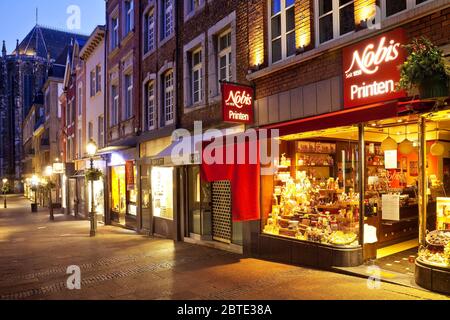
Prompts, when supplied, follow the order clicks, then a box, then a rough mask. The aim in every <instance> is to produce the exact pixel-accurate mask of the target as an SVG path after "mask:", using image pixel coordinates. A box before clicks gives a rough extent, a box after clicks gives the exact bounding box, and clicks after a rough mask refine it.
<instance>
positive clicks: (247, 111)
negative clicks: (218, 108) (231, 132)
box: [222, 83, 254, 124]
mask: <svg viewBox="0 0 450 320" xmlns="http://www.w3.org/2000/svg"><path fill="white" fill-rule="evenodd" d="M253 99H254V90H253V88H252V87H247V86H241V85H235V84H230V83H223V84H222V109H223V121H224V122H231V123H241V124H252V123H253Z"/></svg>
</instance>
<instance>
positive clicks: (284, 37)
mask: <svg viewBox="0 0 450 320" xmlns="http://www.w3.org/2000/svg"><path fill="white" fill-rule="evenodd" d="M280 3H281V10H280V13H277V14H275V15H272V1H271V0H268V9H269V10H268V15H269V20H268V23H267V25H268V29H269V32H268V36H269V64H270V65H272V64H276V63H278V62H280V61H283V60H285V59H287V58H289V57H292V56H294V55H295V54H293V55H290V56H288V55H287V36H288V34H290V33H292V32H294V33H295V32H296V27H295V26H294V30H292V31H289V32H287V31H286V12H287V11H288V10H289V9H291V8H292V7H295V1H294V4H292V5H290V6H289V7H286V1H285V0H281V1H280ZM294 10H295V9H294ZM277 15H281V35H280V36H279V37H277V38H275V39H272V18H273V17H275V16H277ZM294 23H295V22H294ZM278 39H281V59H280V60H277V61H275V62H273V61H272V42H273V41H275V40H278Z"/></svg>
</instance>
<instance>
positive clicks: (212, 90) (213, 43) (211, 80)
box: [185, 11, 237, 110]
mask: <svg viewBox="0 0 450 320" xmlns="http://www.w3.org/2000/svg"><path fill="white" fill-rule="evenodd" d="M228 30H229V31H230V32H231V77H232V79H233V81H236V79H237V63H236V56H237V52H236V37H237V36H236V32H237V31H236V30H237V27H236V11H233V12H231V13H230V14H229V15H228V16H226V17H224V18H223V19H222V20H220V21H218V22H217V23H216V24H215V25H213V26H211V27H210V28H209V29H208V38H207V43H208V73H207V76H205V79H206V80H207V82H208V93H207V94H208V97H209V101H210V102H212V103H215V102H218V101H219V100H220V97H221V94H220V91H221V87H220V83H219V76H220V75H219V74H218V71H219V63H218V61H219V59H218V49H219V45H218V41H219V38H218V36H219V35H221V34H222V33H225V32H227V31H228ZM185 110H186V109H185Z"/></svg>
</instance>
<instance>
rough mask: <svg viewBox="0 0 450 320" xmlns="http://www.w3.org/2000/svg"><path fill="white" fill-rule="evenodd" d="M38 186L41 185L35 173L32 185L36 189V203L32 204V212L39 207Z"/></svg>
mask: <svg viewBox="0 0 450 320" xmlns="http://www.w3.org/2000/svg"><path fill="white" fill-rule="evenodd" d="M38 186H39V178H38V177H37V176H36V175H34V176H33V177H32V178H31V187H32V190H33V191H34V203H32V204H31V212H38V209H37V189H38Z"/></svg>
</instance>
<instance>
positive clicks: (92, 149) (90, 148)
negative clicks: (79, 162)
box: [86, 139, 97, 237]
mask: <svg viewBox="0 0 450 320" xmlns="http://www.w3.org/2000/svg"><path fill="white" fill-rule="evenodd" d="M86 152H87V154H88V156H89V157H90V158H91V159H90V160H91V168H90V170H91V172H92V171H93V170H94V156H95V155H96V154H97V144H96V143H95V141H94V140H92V139H91V140H90V141H89V143H88V144H87V146H86ZM94 207H95V203H94V179H93V178H91V212H90V221H91V237H95V233H96V230H97V216H96V213H95V208H94Z"/></svg>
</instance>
